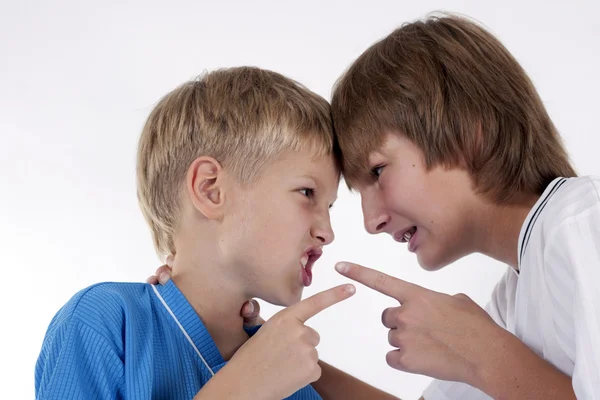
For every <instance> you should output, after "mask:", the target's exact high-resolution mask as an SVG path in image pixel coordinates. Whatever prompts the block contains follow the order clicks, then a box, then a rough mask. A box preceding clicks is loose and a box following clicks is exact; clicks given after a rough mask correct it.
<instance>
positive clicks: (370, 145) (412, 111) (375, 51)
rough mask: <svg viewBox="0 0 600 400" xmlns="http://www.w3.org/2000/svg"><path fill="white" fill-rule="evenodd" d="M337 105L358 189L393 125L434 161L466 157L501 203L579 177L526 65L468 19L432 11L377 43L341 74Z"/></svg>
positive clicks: (337, 123)
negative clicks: (371, 157) (561, 179)
mask: <svg viewBox="0 0 600 400" xmlns="http://www.w3.org/2000/svg"><path fill="white" fill-rule="evenodd" d="M331 106H332V115H333V121H334V127H335V131H336V135H337V138H338V140H339V144H340V147H341V150H342V155H343V160H342V165H343V173H344V176H345V178H346V182H347V183H348V185H349V186H350V187H352V185H354V184H356V183H357V182H359V181H361V180H364V179H367V177H368V173H369V168H370V166H369V165H368V156H369V154H370V153H372V152H373V151H377V150H379V149H380V148H381V146H382V144H383V140H384V137H385V134H386V133H387V132H392V133H398V134H401V135H404V136H405V137H407V138H408V139H409V140H411V141H412V142H413V143H414V144H415V145H416V146H417V147H418V148H420V149H421V150H422V151H423V153H424V158H425V162H426V165H427V167H428V168H432V167H434V166H437V165H444V166H446V167H455V166H457V165H459V163H461V162H464V163H465V164H466V166H467V168H468V170H469V172H470V174H471V176H472V178H473V181H474V186H475V188H476V190H478V191H479V192H480V193H483V194H484V195H486V196H488V197H489V198H491V199H492V200H494V201H496V202H499V203H501V202H505V201H507V200H509V199H510V198H511V196H513V195H514V194H515V193H516V192H530V193H533V192H535V193H538V194H541V193H542V191H543V190H544V188H545V187H546V186H547V185H548V184H549V183H550V181H551V180H552V179H554V178H556V177H558V176H565V177H568V176H575V171H574V169H573V167H572V166H571V164H570V162H569V158H568V156H567V153H566V151H565V149H564V148H563V145H562V142H561V139H560V136H559V134H558V132H557V130H556V128H555V127H554V125H553V123H552V121H551V120H550V117H549V116H548V113H547V112H546V109H545V107H544V105H543V103H542V101H541V100H540V97H539V95H538V93H537V91H536V89H535V87H534V86H533V83H532V82H531V80H530V79H529V78H528V76H527V74H526V73H525V71H524V70H523V68H522V67H521V66H520V65H519V63H518V62H517V61H516V60H515V59H514V57H513V56H512V55H511V54H510V53H509V52H508V50H507V49H506V48H505V47H504V46H503V45H502V44H501V43H500V42H499V41H498V40H497V39H496V38H495V37H494V36H493V35H492V34H491V33H489V32H487V31H486V30H485V29H483V28H481V27H480V26H478V25H477V24H475V23H474V22H471V21H469V20H467V19H464V18H460V17H456V16H451V15H444V16H442V17H436V16H433V17H429V18H427V19H426V20H423V21H417V22H413V23H408V24H405V25H403V26H402V27H400V28H398V29H397V30H395V31H394V32H392V33H391V34H390V35H389V36H387V37H386V38H384V39H383V40H381V41H379V42H377V43H375V44H374V45H372V46H371V47H370V48H369V49H367V50H366V51H365V52H364V53H363V54H362V55H361V56H360V57H359V58H358V59H357V60H356V61H355V62H354V63H353V64H352V65H351V66H350V68H349V69H348V71H347V72H346V73H345V74H344V75H343V76H342V77H341V78H340V79H339V80H338V82H337V83H336V85H335V88H334V93H333V98H332V102H331ZM407 189H408V190H410V188H407Z"/></svg>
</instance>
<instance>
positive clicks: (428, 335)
mask: <svg viewBox="0 0 600 400" xmlns="http://www.w3.org/2000/svg"><path fill="white" fill-rule="evenodd" d="M336 269H337V270H338V272H339V273H341V274H342V275H344V276H346V277H348V278H350V279H353V280H355V281H357V282H360V283H362V284H364V285H366V286H368V287H370V288H372V289H374V290H376V291H378V292H380V293H383V294H385V295H387V296H389V297H392V298H394V299H396V300H397V301H398V302H399V303H400V304H401V305H400V306H399V307H392V308H388V309H386V310H385V311H384V312H383V314H382V322H383V325H384V326H385V327H386V328H389V332H388V341H389V343H390V345H392V346H393V347H395V348H396V349H395V350H392V351H390V352H389V353H388V354H387V357H386V361H387V363H388V365H389V366H391V367H392V368H395V369H398V370H401V371H406V372H411V373H416V374H423V375H428V376H431V377H434V378H438V379H443V380H450V381H459V382H465V383H468V384H470V385H472V386H476V385H477V384H479V381H478V379H479V378H480V377H479V376H478V374H480V373H481V370H480V367H481V366H482V365H485V361H484V360H482V357H486V355H487V354H489V353H490V352H491V351H492V350H493V349H494V348H495V347H501V346H495V345H496V344H497V343H501V342H502V340H500V339H501V338H504V335H510V334H509V333H508V332H506V331H505V330H504V329H502V328H501V327H499V326H498V325H497V324H496V323H495V322H494V321H493V320H492V319H491V317H490V316H489V315H488V314H487V313H486V312H485V310H483V309H482V308H481V307H479V306H478V305H477V304H476V303H475V302H474V301H473V300H471V299H470V298H469V297H467V296H466V295H464V294H457V295H455V296H449V295H446V294H443V293H438V292H434V291H431V290H428V289H425V288H423V287H421V286H418V285H415V284H412V283H409V282H406V281H403V280H400V279H396V278H393V277H391V276H388V275H386V274H384V273H381V272H379V271H375V270H372V269H369V268H365V267H363V266H360V265H356V264H351V263H339V264H337V265H336Z"/></svg>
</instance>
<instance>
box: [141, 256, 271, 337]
mask: <svg viewBox="0 0 600 400" xmlns="http://www.w3.org/2000/svg"><path fill="white" fill-rule="evenodd" d="M174 261H175V260H174V258H173V256H172V255H169V256H167V260H166V264H165V265H163V266H161V267H159V268H158V269H157V270H156V272H155V273H154V275H152V276H150V277H148V279H146V283H149V284H151V285H157V284H161V285H164V284H165V283H167V282H168V281H169V280H170V279H171V272H172V270H173V263H174ZM240 315H241V316H242V318H244V325H246V326H248V327H250V328H251V327H253V326H257V325H263V324H264V323H265V320H264V319H262V318H261V316H260V305H259V304H258V301H256V300H253V299H252V300H248V301H247V302H245V303H244V304H243V305H242V309H241V310H240Z"/></svg>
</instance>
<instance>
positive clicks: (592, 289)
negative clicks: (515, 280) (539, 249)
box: [545, 199, 600, 399]
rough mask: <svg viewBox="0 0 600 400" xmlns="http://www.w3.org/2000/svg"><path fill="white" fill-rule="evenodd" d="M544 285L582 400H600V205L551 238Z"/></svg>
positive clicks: (565, 223) (560, 226)
mask: <svg viewBox="0 0 600 400" xmlns="http://www.w3.org/2000/svg"><path fill="white" fill-rule="evenodd" d="M545 248H546V252H545V258H546V260H545V261H546V262H545V268H546V270H545V275H546V284H547V285H548V291H549V293H550V299H551V303H552V308H553V320H554V326H555V330H556V334H557V339H558V342H559V343H560V345H561V347H562V348H563V350H564V352H565V353H566V354H568V355H569V356H570V357H572V362H573V364H574V369H573V377H572V383H573V389H574V391H575V395H576V396H577V398H579V399H600V393H599V392H598V388H600V199H597V201H595V202H593V203H591V204H589V203H588V205H587V206H586V207H585V208H582V209H580V210H577V212H576V213H574V215H572V216H570V217H568V218H566V219H564V220H562V221H561V222H560V223H559V224H558V225H557V226H556V227H554V228H553V230H552V231H551V232H549V235H548V240H547V242H546V246H545Z"/></svg>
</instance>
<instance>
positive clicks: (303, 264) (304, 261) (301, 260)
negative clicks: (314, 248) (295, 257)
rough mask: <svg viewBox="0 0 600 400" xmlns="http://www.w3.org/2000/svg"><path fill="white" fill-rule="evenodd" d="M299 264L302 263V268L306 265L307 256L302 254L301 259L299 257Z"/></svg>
mask: <svg viewBox="0 0 600 400" xmlns="http://www.w3.org/2000/svg"><path fill="white" fill-rule="evenodd" d="M300 264H302V268H304V267H306V264H308V256H307V255H304V256H303V257H302V258H301V259H300Z"/></svg>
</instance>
